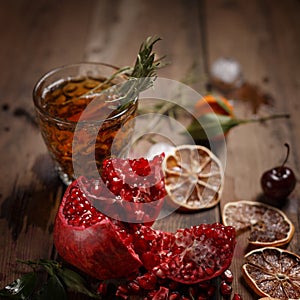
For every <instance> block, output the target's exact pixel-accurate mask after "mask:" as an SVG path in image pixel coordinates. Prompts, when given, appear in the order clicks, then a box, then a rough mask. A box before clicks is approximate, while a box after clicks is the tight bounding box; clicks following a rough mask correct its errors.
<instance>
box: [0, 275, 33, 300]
mask: <svg viewBox="0 0 300 300" xmlns="http://www.w3.org/2000/svg"><path fill="white" fill-rule="evenodd" d="M36 282H37V276H36V274H35V273H34V272H31V273H26V274H24V275H23V276H22V277H20V278H18V279H16V280H15V281H13V282H12V283H11V284H9V285H8V286H6V287H5V288H4V289H2V290H0V296H1V297H7V298H8V299H22V300H23V299H24V300H25V299H29V297H30V295H31V294H32V292H33V290H34V288H35V286H36Z"/></svg>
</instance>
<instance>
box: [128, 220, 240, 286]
mask: <svg viewBox="0 0 300 300" xmlns="http://www.w3.org/2000/svg"><path fill="white" fill-rule="evenodd" d="M235 243H236V241H235V229H234V228H233V227H231V226H224V225H222V224H220V223H215V224H201V225H199V226H193V227H191V228H186V229H179V230H177V232H176V233H175V234H173V233H167V232H163V231H158V230H154V229H152V228H150V227H145V226H140V227H138V228H136V230H135V233H134V234H133V244H134V249H135V251H136V252H137V253H138V254H139V257H140V259H141V261H142V263H143V265H144V267H145V268H146V269H147V270H149V271H151V272H153V273H154V274H155V275H156V276H157V277H159V278H169V279H172V280H174V281H176V282H181V283H185V284H193V283H198V282H202V281H205V280H209V279H212V278H214V277H217V276H219V275H221V274H222V273H223V272H224V271H225V270H226V269H227V268H228V267H229V266H230V264H231V261H232V257H233V253H234V248H235Z"/></svg>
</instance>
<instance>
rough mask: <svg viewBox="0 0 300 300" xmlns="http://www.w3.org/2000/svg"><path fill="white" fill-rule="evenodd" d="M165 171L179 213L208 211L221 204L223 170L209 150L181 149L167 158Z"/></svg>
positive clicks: (195, 146)
mask: <svg viewBox="0 0 300 300" xmlns="http://www.w3.org/2000/svg"><path fill="white" fill-rule="evenodd" d="M162 168H163V171H164V176H165V188H166V191H167V193H168V196H169V199H170V200H171V201H172V203H173V204H175V205H177V206H178V209H179V210H181V211H194V210H200V209H206V208H210V207H213V206H215V205H216V204H217V203H218V202H219V201H220V195H221V193H222V190H223V182H224V173H223V168H222V165H221V162H220V160H219V159H218V158H217V157H216V156H215V155H214V154H213V153H212V152H211V151H210V150H209V149H207V148H206V147H203V146H199V145H182V146H178V147H176V148H174V149H173V151H172V153H169V155H167V156H166V157H165V159H164V161H163V166H162Z"/></svg>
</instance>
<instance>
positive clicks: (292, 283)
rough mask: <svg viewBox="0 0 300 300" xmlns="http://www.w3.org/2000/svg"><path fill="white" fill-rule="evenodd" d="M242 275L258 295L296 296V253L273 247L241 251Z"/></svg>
mask: <svg viewBox="0 0 300 300" xmlns="http://www.w3.org/2000/svg"><path fill="white" fill-rule="evenodd" d="M245 259H246V263H245V264H244V265H243V266H242V270H243V275H244V277H245V280H246V282H247V283H248V284H249V286H250V287H251V288H252V289H253V290H254V291H255V292H256V293H257V294H258V295H259V296H265V297H271V298H278V299H280V300H291V299H300V257H299V256H298V255H297V254H295V253H292V252H290V251H287V250H282V249H279V248H275V247H266V248H261V249H256V250H253V251H251V252H249V253H248V254H246V255H245Z"/></svg>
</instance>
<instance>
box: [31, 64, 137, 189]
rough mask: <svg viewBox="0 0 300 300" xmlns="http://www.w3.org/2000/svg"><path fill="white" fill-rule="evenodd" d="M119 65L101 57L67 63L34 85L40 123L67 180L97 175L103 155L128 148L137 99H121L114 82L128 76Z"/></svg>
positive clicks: (104, 156)
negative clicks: (103, 60)
mask: <svg viewBox="0 0 300 300" xmlns="http://www.w3.org/2000/svg"><path fill="white" fill-rule="evenodd" d="M117 70H118V69H117V68H116V67H114V66H111V65H108V64H104V63H78V64H73V65H66V66H63V67H60V68H57V69H54V70H52V71H50V72H48V73H47V74H45V75H44V76H43V77H42V78H41V79H40V80H39V81H38V82H37V83H36V85H35V87H34V90H33V101H34V105H35V110H36V115H37V119H38V122H39V127H40V129H41V133H42V136H43V139H44V141H45V144H46V146H47V148H48V150H49V153H50V155H51V156H52V158H53V160H54V163H55V167H56V169H57V171H58V174H59V176H60V178H61V179H62V181H63V182H64V183H65V184H66V185H69V184H70V183H71V182H72V181H73V180H74V179H75V178H77V177H78V176H81V175H84V176H86V177H94V176H98V177H99V173H101V168H102V162H103V160H104V159H105V158H107V157H110V156H122V155H124V153H126V151H127V150H129V145H130V140H131V136H132V133H133V127H134V122H133V121H134V118H135V116H136V112H137V102H138V101H137V97H132V98H126V97H125V100H124V97H123V99H122V101H121V100H120V99H121V98H122V97H120V95H118V94H117V92H116V91H117V90H116V89H115V87H117V86H119V85H122V84H124V83H126V82H128V79H127V77H126V76H125V75H122V74H117V73H116V71H117ZM124 101H126V102H125V103H124ZM112 149H113V151H112ZM75 153H76V155H75ZM78 170H79V171H78Z"/></svg>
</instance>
